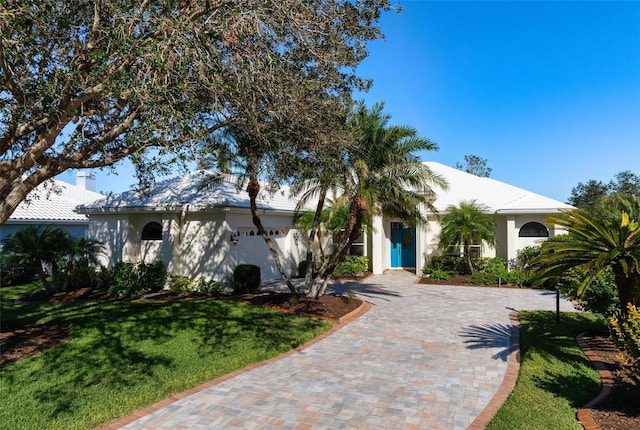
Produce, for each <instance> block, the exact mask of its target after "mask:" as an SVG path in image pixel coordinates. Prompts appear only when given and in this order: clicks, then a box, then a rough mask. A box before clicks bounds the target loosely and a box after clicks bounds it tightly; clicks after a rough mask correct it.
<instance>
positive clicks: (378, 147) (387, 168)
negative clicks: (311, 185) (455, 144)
mask: <svg viewBox="0 0 640 430" xmlns="http://www.w3.org/2000/svg"><path fill="white" fill-rule="evenodd" d="M383 111H384V103H382V102H379V103H375V104H374V105H373V106H372V107H371V109H369V108H367V107H366V106H365V105H364V103H362V102H361V103H359V104H358V105H357V106H356V107H355V109H354V110H353V112H352V114H351V116H350V117H349V119H348V123H347V126H348V128H350V129H351V130H352V131H353V135H354V136H355V141H354V145H353V146H352V147H347V148H346V149H345V154H344V157H341V158H340V159H337V160H335V161H334V163H333V164H332V166H330V168H331V169H332V172H334V174H332V175H331V176H330V177H329V178H332V181H328V180H327V176H326V175H325V176H323V178H324V179H325V182H324V183H322V184H321V185H323V186H324V187H325V190H326V189H330V188H336V189H340V190H341V191H342V196H341V198H342V199H344V200H345V201H347V202H349V217H348V219H347V222H346V225H345V227H344V231H343V233H342V235H341V237H340V240H339V241H338V244H337V247H336V249H335V250H334V252H333V253H332V254H331V256H330V257H329V258H327V259H325V261H324V263H323V266H322V267H321V268H320V274H321V277H324V281H323V283H322V285H321V286H320V287H318V288H315V289H314V291H312V293H311V295H315V296H316V297H319V296H322V295H323V294H324V290H325V288H326V283H327V281H328V279H329V277H330V275H331V273H332V272H333V269H334V268H335V266H336V265H337V263H338V262H339V261H340V260H341V259H342V258H343V257H344V256H345V254H346V253H347V250H348V248H349V245H350V244H351V243H352V242H353V241H354V240H356V239H357V238H358V236H359V235H360V230H361V228H362V225H363V222H364V221H365V219H366V218H367V217H370V216H372V215H378V214H383V215H388V216H393V217H397V218H400V219H401V220H403V221H405V222H407V223H409V224H410V225H416V224H419V223H423V222H426V221H427V220H426V215H425V214H424V213H423V212H422V210H423V208H429V209H430V210H431V211H434V212H435V208H434V207H433V206H432V204H431V202H430V200H429V197H430V196H432V195H433V190H432V188H431V187H432V186H433V185H436V186H439V187H440V188H443V189H444V188H446V187H447V183H446V181H445V180H444V178H442V177H441V176H438V175H437V174H435V173H434V172H432V171H431V170H430V169H429V168H428V167H427V166H426V165H425V164H423V163H421V162H420V160H419V158H418V156H417V155H416V153H417V152H418V151H436V150H437V149H438V146H437V145H436V144H435V143H434V142H432V141H430V140H428V139H424V138H421V137H419V136H418V133H417V131H416V129H415V128H413V127H409V126H403V125H389V121H390V119H391V116H390V115H388V114H385V113H384V112H383ZM338 164H339V167H341V169H338ZM321 209H322V208H320V210H321Z"/></svg>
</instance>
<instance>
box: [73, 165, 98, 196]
mask: <svg viewBox="0 0 640 430" xmlns="http://www.w3.org/2000/svg"><path fill="white" fill-rule="evenodd" d="M76 187H79V188H82V189H85V190H88V191H94V192H95V190H96V174H95V173H93V172H90V171H88V170H79V171H78V173H77V174H76Z"/></svg>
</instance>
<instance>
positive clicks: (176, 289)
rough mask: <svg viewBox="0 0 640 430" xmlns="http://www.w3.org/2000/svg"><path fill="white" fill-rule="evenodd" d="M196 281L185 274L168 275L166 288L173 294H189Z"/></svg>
mask: <svg viewBox="0 0 640 430" xmlns="http://www.w3.org/2000/svg"><path fill="white" fill-rule="evenodd" d="M195 284H196V281H194V280H193V279H191V278H189V277H187V276H178V275H169V276H167V288H168V289H169V291H171V292H172V293H174V294H177V295H184V294H189V293H191V292H192V291H193V290H194V287H195Z"/></svg>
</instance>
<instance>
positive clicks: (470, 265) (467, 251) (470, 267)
mask: <svg viewBox="0 0 640 430" xmlns="http://www.w3.org/2000/svg"><path fill="white" fill-rule="evenodd" d="M463 247H464V256H465V258H466V259H467V264H468V265H469V271H470V272H471V275H472V276H473V275H474V273H475V271H474V270H473V262H472V261H471V252H470V249H469V245H468V244H466V243H465V244H464V245H463Z"/></svg>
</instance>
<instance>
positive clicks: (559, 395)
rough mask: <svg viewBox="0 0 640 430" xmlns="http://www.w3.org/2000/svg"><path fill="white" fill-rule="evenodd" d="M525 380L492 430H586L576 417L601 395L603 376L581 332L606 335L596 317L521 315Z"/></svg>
mask: <svg viewBox="0 0 640 430" xmlns="http://www.w3.org/2000/svg"><path fill="white" fill-rule="evenodd" d="M519 318H520V323H521V327H520V351H521V365H520V374H519V376H518V381H517V383H516V387H515V389H514V390H513V392H512V393H511V395H510V396H509V398H508V399H507V401H506V403H505V404H504V406H503V407H502V408H501V409H500V410H499V411H498V413H497V414H496V416H495V417H494V419H493V421H492V422H491V423H490V425H489V426H488V427H487V429H489V430H501V429H505V430H516V429H552V428H553V429H560V428H562V429H576V430H578V429H581V428H582V427H581V426H580V424H579V423H578V421H577V420H576V411H577V409H578V408H581V407H582V406H584V405H585V404H586V403H587V402H588V401H589V400H591V399H592V398H594V397H595V396H596V395H597V394H598V392H599V391H600V379H599V375H598V372H597V371H596V370H595V369H594V368H593V366H592V365H591V363H590V362H589V361H588V360H587V358H586V357H585V355H584V354H583V352H582V350H581V349H580V348H579V347H578V345H577V344H576V341H575V338H576V336H577V335H578V334H579V333H581V332H585V331H588V332H597V333H600V332H603V331H605V330H606V322H605V320H604V319H603V318H602V317H599V316H596V315H594V314H590V313H562V314H561V322H560V323H559V324H557V323H556V320H555V318H556V316H555V313H554V312H549V311H535V312H521V313H520V314H519Z"/></svg>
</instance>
